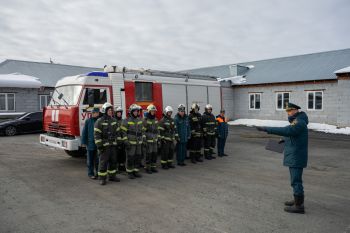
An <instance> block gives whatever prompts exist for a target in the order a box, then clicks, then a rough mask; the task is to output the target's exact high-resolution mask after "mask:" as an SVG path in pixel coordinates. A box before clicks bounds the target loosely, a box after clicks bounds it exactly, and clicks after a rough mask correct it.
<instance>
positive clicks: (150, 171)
mask: <svg viewBox="0 0 350 233" xmlns="http://www.w3.org/2000/svg"><path fill="white" fill-rule="evenodd" d="M145 171H146V173H147V174H152V170H151V166H149V165H146V167H145Z"/></svg>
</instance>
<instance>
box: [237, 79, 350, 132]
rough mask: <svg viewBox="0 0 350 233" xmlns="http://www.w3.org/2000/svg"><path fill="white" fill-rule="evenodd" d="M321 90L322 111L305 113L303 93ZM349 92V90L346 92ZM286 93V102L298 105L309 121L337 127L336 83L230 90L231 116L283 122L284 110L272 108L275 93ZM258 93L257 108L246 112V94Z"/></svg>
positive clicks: (305, 105)
mask: <svg viewBox="0 0 350 233" xmlns="http://www.w3.org/2000/svg"><path fill="white" fill-rule="evenodd" d="M308 90H322V91H323V109H322V110H320V111H318V110H317V111H316V110H307V91H308ZM348 90H350V89H348ZM283 91H285V92H290V102H293V103H295V104H297V105H299V106H300V107H301V108H302V111H305V112H306V113H307V115H308V116H309V120H310V122H317V123H327V124H335V125H336V124H337V117H338V116H337V110H338V94H337V93H338V84H337V82H336V81H334V82H324V83H315V84H308V83H307V84H295V83H294V84H290V85H289V84H286V85H266V86H253V87H248V86H241V87H239V86H236V87H234V88H233V117H234V118H236V119H237V118H249V119H265V120H286V119H287V116H286V113H285V111H284V110H277V108H276V104H277V102H276V93H277V92H283ZM254 92H256V93H261V109H260V110H250V109H249V93H254Z"/></svg>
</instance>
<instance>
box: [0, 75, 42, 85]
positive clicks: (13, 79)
mask: <svg viewBox="0 0 350 233" xmlns="http://www.w3.org/2000/svg"><path fill="white" fill-rule="evenodd" d="M41 86H42V84H41V82H40V81H39V79H38V78H35V77H32V76H28V75H24V74H18V73H14V74H0V87H20V88H40V87H41Z"/></svg>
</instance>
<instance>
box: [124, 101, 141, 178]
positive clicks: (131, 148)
mask: <svg viewBox="0 0 350 233" xmlns="http://www.w3.org/2000/svg"><path fill="white" fill-rule="evenodd" d="M139 112H140V109H139V107H138V106H137V105H136V104H132V105H130V107H129V118H127V119H125V120H124V121H123V123H122V126H121V127H120V128H121V130H122V131H121V132H122V139H123V141H124V144H125V148H126V157H127V159H126V172H127V173H128V177H129V179H135V178H140V177H142V176H141V174H140V173H139V166H140V158H141V153H142V152H141V147H142V140H143V132H142V120H141V118H139V116H138V115H139Z"/></svg>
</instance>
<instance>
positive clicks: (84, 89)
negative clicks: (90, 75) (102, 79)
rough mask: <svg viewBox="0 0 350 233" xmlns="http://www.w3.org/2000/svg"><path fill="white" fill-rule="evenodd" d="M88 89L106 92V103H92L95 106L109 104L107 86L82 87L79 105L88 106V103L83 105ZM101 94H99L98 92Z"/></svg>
mask: <svg viewBox="0 0 350 233" xmlns="http://www.w3.org/2000/svg"><path fill="white" fill-rule="evenodd" d="M89 89H93V90H102V89H104V90H106V101H105V102H103V103H99V104H98V103H94V105H95V106H102V105H103V104H104V103H106V102H108V103H110V101H109V100H110V98H109V97H110V89H109V87H107V86H83V91H82V95H81V100H80V104H81V105H83V106H88V105H89V104H88V103H84V100H85V96H86V95H89V94H88V91H89ZM100 93H101V92H100Z"/></svg>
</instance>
